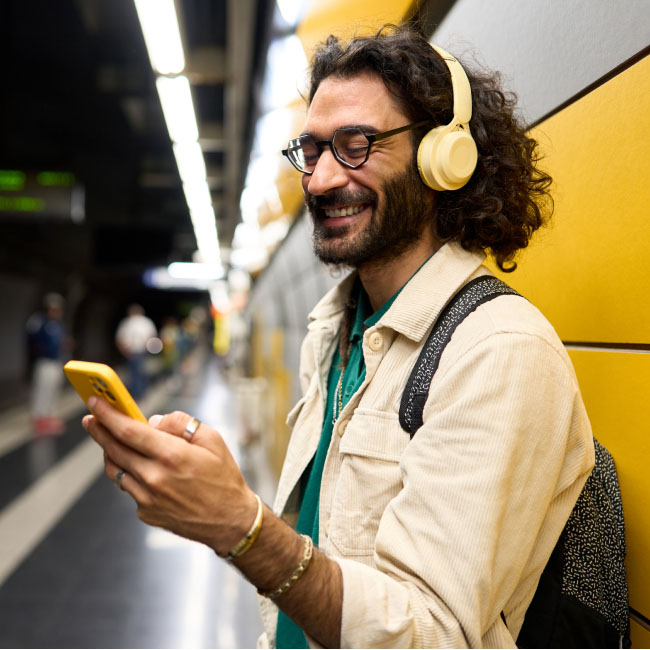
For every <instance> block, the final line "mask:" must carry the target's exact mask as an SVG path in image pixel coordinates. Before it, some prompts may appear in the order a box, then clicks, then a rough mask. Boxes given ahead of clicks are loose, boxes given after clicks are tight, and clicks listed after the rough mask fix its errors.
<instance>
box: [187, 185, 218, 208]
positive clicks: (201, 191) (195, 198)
mask: <svg viewBox="0 0 650 650" xmlns="http://www.w3.org/2000/svg"><path fill="white" fill-rule="evenodd" d="M183 192H185V200H186V201H187V206H188V207H189V209H190V212H192V211H200V210H206V209H208V208H210V209H211V208H212V195H211V194H210V188H209V187H208V183H207V181H206V180H205V178H198V179H192V180H189V181H187V182H185V183H183Z"/></svg>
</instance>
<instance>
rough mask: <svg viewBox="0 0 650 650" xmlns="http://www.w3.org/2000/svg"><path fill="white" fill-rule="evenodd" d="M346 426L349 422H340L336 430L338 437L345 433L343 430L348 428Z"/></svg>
mask: <svg viewBox="0 0 650 650" xmlns="http://www.w3.org/2000/svg"><path fill="white" fill-rule="evenodd" d="M348 424H350V420H341V422H340V423H339V426H338V428H337V429H336V432H337V433H338V434H339V436H342V435H343V434H344V433H345V430H346V429H347V428H348Z"/></svg>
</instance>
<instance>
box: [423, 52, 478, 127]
mask: <svg viewBox="0 0 650 650" xmlns="http://www.w3.org/2000/svg"><path fill="white" fill-rule="evenodd" d="M431 47H432V48H433V49H434V50H435V51H436V52H437V53H438V54H439V55H440V58H441V59H442V60H443V61H444V62H445V64H446V65H447V68H448V69H449V74H450V75H451V89H452V92H453V94H454V117H455V118H456V119H457V120H458V121H459V122H460V123H461V124H463V125H465V124H467V123H468V122H469V121H470V120H471V119H472V91H471V88H470V85H469V79H468V78H467V74H465V70H463V66H462V65H461V64H460V63H459V62H458V60H457V59H456V58H455V57H453V56H452V55H451V54H449V52H447V51H446V50H443V49H442V48H441V47H438V46H437V45H431Z"/></svg>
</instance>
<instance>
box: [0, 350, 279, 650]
mask: <svg viewBox="0 0 650 650" xmlns="http://www.w3.org/2000/svg"><path fill="white" fill-rule="evenodd" d="M188 363H189V364H190V367H189V369H188V368H187V365H186V367H185V371H184V373H183V375H182V376H179V375H175V376H171V377H167V378H165V379H163V380H159V381H158V382H157V383H155V384H153V385H152V387H151V389H150V390H149V392H148V393H147V395H146V396H145V398H144V399H143V400H142V401H141V403H140V406H141V409H142V411H143V412H144V413H145V415H147V416H149V415H151V414H153V413H165V412H170V411H173V410H176V409H180V410H183V411H186V412H188V413H191V414H193V415H195V416H196V417H197V418H199V419H200V420H202V421H205V422H208V423H210V424H211V425H212V426H215V427H216V428H217V429H218V430H219V431H220V432H221V433H222V435H223V436H224V439H225V440H226V442H227V444H228V446H229V448H230V450H231V452H232V453H233V456H234V457H235V459H236V460H237V462H238V463H239V464H240V467H242V470H243V472H244V474H245V476H246V479H247V480H248V482H249V484H250V485H251V487H253V489H255V490H256V491H258V493H259V494H260V496H261V497H262V499H263V500H264V501H265V502H266V503H271V502H272V500H273V495H274V491H275V481H274V479H273V477H272V475H271V472H270V470H269V468H268V465H267V462H266V460H265V454H264V451H263V450H262V449H261V446H260V444H259V443H256V444H251V443H247V444H246V445H244V444H241V442H240V441H241V440H242V436H241V427H240V425H239V423H238V421H237V417H236V414H235V409H234V408H233V389H232V386H231V385H229V382H228V380H227V376H226V374H225V373H224V372H223V370H222V368H221V367H220V365H219V362H218V360H217V359H216V358H215V357H214V356H211V355H210V354H209V353H204V354H202V355H201V354H199V355H196V356H194V357H192V358H191V359H190V360H188ZM85 412H86V409H85V407H84V405H83V403H82V402H81V400H80V399H79V398H78V397H77V395H76V393H75V392H74V391H73V390H72V389H66V391H65V392H64V395H63V397H62V401H61V414H62V416H63V417H64V419H65V421H66V431H65V432H64V433H63V434H62V435H60V436H56V437H55V436H40V437H35V436H34V435H33V434H32V432H31V428H30V422H29V414H28V410H27V407H26V405H25V406H18V407H14V408H12V409H10V410H7V411H5V412H2V413H0V647H3V648H254V647H255V645H256V641H257V637H258V636H259V634H260V633H261V630H262V624H261V619H260V616H259V613H258V609H257V597H256V594H255V590H254V588H253V587H252V586H251V585H249V584H248V583H247V582H246V581H245V580H244V579H243V578H242V577H241V575H240V574H239V573H238V572H237V571H236V570H235V569H234V568H233V567H231V566H230V565H228V564H227V563H225V562H224V561H222V560H220V559H219V558H217V557H216V555H215V554H214V553H213V552H212V551H211V550H210V549H208V548H207V547H205V546H202V545H200V544H198V543H194V542H189V541H187V540H184V539H181V538H179V537H177V536H175V535H172V534H171V533H168V532H166V531H164V530H162V529H158V528H151V527H148V526H146V525H145V524H143V523H142V522H140V520H139V519H138V518H137V515H136V511H135V510H136V508H135V504H134V502H133V501H132V499H131V498H130V497H129V496H128V495H127V494H126V493H124V492H121V491H120V490H118V489H116V488H115V486H114V485H113V484H112V483H111V481H110V480H109V479H108V478H107V477H106V476H105V475H104V473H103V459H102V453H101V450H100V449H99V447H97V446H96V445H95V443H94V442H93V441H92V440H91V439H90V438H89V437H88V435H87V433H86V432H85V431H84V429H83V428H82V426H81V417H82V415H83V414H84V413H85Z"/></svg>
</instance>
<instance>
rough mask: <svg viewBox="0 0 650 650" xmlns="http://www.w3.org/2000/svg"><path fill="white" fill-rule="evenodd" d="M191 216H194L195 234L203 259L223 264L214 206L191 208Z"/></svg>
mask: <svg viewBox="0 0 650 650" xmlns="http://www.w3.org/2000/svg"><path fill="white" fill-rule="evenodd" d="M190 217H191V218H192V225H193V226H194V236H195V237H196V245H197V248H198V249H199V253H200V254H201V261H202V262H205V263H208V264H218V265H221V254H220V251H219V236H218V234H217V226H216V223H215V216H214V210H213V209H212V206H209V207H203V208H197V209H195V210H191V211H190Z"/></svg>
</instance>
